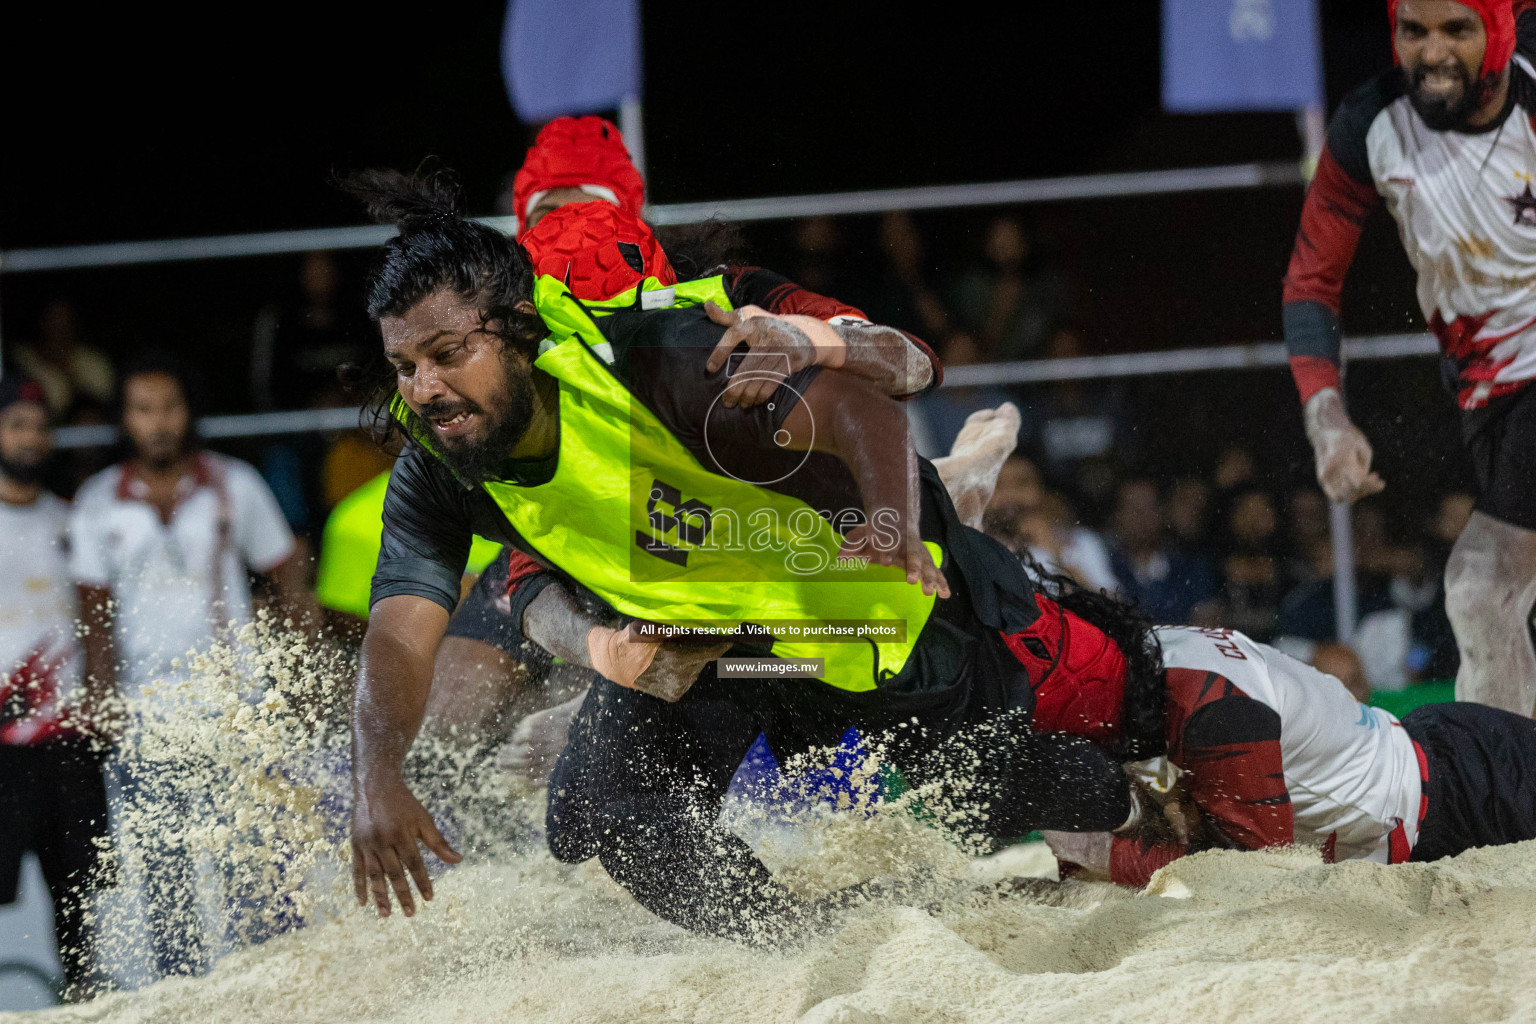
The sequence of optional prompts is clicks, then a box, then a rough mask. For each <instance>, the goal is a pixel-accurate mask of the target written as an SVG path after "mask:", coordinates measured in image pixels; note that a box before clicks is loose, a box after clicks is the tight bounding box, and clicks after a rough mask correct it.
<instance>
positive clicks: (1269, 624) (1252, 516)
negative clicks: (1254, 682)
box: [1221, 487, 1287, 643]
mask: <svg viewBox="0 0 1536 1024" xmlns="http://www.w3.org/2000/svg"><path fill="white" fill-rule="evenodd" d="M1222 532H1223V545H1222V547H1223V554H1222V557H1221V585H1222V610H1221V622H1222V625H1223V626H1227V627H1229V628H1231V629H1236V630H1238V631H1239V632H1242V633H1246V634H1247V635H1248V636H1249V637H1251V638H1252V639H1254V640H1257V641H1259V642H1260V643H1268V642H1269V641H1270V640H1272V639H1273V638H1274V636H1275V621H1276V619H1277V618H1278V616H1279V611H1280V601H1281V599H1282V598H1284V596H1285V593H1286V589H1287V588H1286V580H1285V576H1284V574H1283V573H1282V571H1281V562H1280V558H1279V552H1278V533H1279V522H1278V520H1277V518H1276V515H1275V506H1274V501H1273V499H1271V498H1270V496H1269V492H1268V491H1265V490H1262V489H1260V488H1257V487H1249V488H1246V489H1243V490H1240V491H1238V492H1236V493H1234V494H1233V495H1232V496H1231V499H1230V505H1229V507H1228V511H1227V519H1226V522H1225V523H1224V524H1223V531H1222Z"/></svg>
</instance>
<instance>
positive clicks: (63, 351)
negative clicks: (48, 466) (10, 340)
mask: <svg viewBox="0 0 1536 1024" xmlns="http://www.w3.org/2000/svg"><path fill="white" fill-rule="evenodd" d="M15 358H16V365H17V367H18V368H19V369H21V371H22V372H23V373H26V374H28V375H29V376H31V377H33V378H35V379H36V380H37V382H38V383H39V384H41V385H42V386H43V392H44V394H46V395H47V398H48V411H49V412H51V413H52V414H53V416H54V419H56V420H59V421H63V422H68V423H72V422H78V421H86V420H93V419H94V417H92V415H91V414H92V413H93V412H96V411H98V410H100V409H102V408H105V407H106V406H107V405H108V404H110V403H111V401H112V385H113V380H114V377H113V374H112V361H111V360H109V359H108V358H107V357H106V356H105V355H103V354H102V353H101V352H100V351H99V350H98V349H95V348H92V347H91V346H89V345H87V344H85V343H84V342H83V341H81V340H80V318H79V317H78V316H77V315H76V313H75V307H74V306H72V305H71V304H70V303H69V302H67V301H65V300H64V299H54V300H53V301H51V302H49V303H48V305H46V306H44V307H43V315H42V316H41V317H40V318H39V319H38V325H37V340H36V341H35V342H33V343H31V344H24V345H19V346H17V348H16V352H15Z"/></svg>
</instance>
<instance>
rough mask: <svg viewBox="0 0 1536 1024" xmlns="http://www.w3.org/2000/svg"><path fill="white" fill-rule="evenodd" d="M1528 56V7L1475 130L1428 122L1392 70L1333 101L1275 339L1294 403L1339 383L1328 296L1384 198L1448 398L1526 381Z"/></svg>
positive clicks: (1535, 133) (1505, 389) (1530, 258)
mask: <svg viewBox="0 0 1536 1024" xmlns="http://www.w3.org/2000/svg"><path fill="white" fill-rule="evenodd" d="M1533 58H1536V12H1529V13H1523V14H1522V16H1521V19H1520V22H1519V36H1518V44H1517V48H1516V53H1515V57H1514V59H1513V60H1512V61H1511V63H1510V90H1509V101H1508V104H1507V106H1506V108H1505V110H1504V111H1503V113H1502V114H1501V115H1500V116H1499V117H1498V118H1497V119H1496V120H1495V121H1494V122H1493V123H1491V124H1489V125H1488V126H1486V127H1485V128H1480V129H1478V130H1476V131H1470V132H1464V131H1447V132H1436V131H1431V130H1430V129H1429V128H1428V127H1427V126H1426V125H1425V124H1424V122H1423V120H1421V119H1420V118H1419V116H1418V114H1417V113H1415V112H1414V110H1413V107H1412V105H1411V104H1410V102H1409V99H1408V96H1407V95H1406V93H1405V91H1404V86H1403V78H1402V72H1401V71H1399V70H1397V69H1394V70H1393V71H1390V72H1388V73H1386V74H1383V75H1381V76H1379V77H1377V78H1376V79H1374V80H1372V81H1370V82H1368V83H1366V84H1365V85H1364V86H1362V87H1361V88H1359V89H1357V90H1355V91H1354V92H1353V93H1351V94H1350V95H1349V97H1347V98H1346V99H1345V101H1344V103H1343V104H1342V105H1341V106H1340V108H1339V110H1338V112H1337V113H1336V114H1335V115H1334V118H1333V121H1332V122H1331V123H1330V124H1329V126H1328V142H1327V146H1326V147H1325V148H1324V150H1323V154H1322V157H1321V159H1320V160H1319V162H1318V167H1317V175H1316V177H1315V178H1313V181H1312V185H1311V187H1310V189H1309V190H1308V192H1307V198H1306V202H1305V204H1304V205H1303V207H1302V214H1301V225H1300V227H1299V228H1298V230H1297V232H1296V242H1295V246H1294V248H1293V249H1292V251H1291V261H1290V266H1289V269H1288V270H1287V272H1286V277H1285V286H1284V299H1283V303H1284V306H1283V311H1284V324H1285V342H1286V348H1287V350H1288V352H1289V355H1290V359H1291V369H1292V373H1293V375H1294V376H1295V378H1296V385H1297V388H1298V390H1299V391H1300V392H1301V398H1302V401H1303V402H1305V401H1306V400H1307V399H1308V398H1310V397H1311V396H1312V395H1314V394H1316V393H1317V392H1318V391H1319V390H1321V389H1323V388H1325V387H1337V386H1338V382H1339V363H1340V329H1339V297H1340V293H1341V292H1342V290H1343V286H1344V277H1345V274H1346V273H1347V272H1348V270H1349V265H1350V263H1351V261H1352V260H1353V259H1354V254H1355V247H1356V245H1357V244H1358V242H1359V239H1360V233H1361V230H1362V229H1363V227H1364V225H1365V222H1366V219H1367V218H1368V217H1369V216H1370V215H1371V213H1372V212H1373V211H1374V210H1375V209H1376V208H1377V207H1379V206H1383V205H1384V206H1385V207H1386V208H1387V210H1388V212H1390V213H1391V214H1392V216H1393V218H1394V219H1395V220H1396V221H1397V224H1398V231H1399V235H1400V236H1401V238H1402V240H1403V247H1404V249H1405V250H1406V251H1407V254H1408V259H1409V262H1410V263H1412V264H1413V267H1414V270H1415V271H1416V272H1417V274H1418V300H1419V305H1420V308H1421V309H1422V310H1423V313H1424V318H1425V320H1426V321H1427V322H1428V323H1429V326H1430V329H1431V330H1432V331H1433V332H1434V333H1435V336H1436V337H1437V338H1438V339H1439V342H1440V347H1441V351H1442V352H1443V353H1444V355H1445V357H1446V358H1447V359H1448V360H1450V361H1451V362H1452V363H1454V365H1455V371H1456V378H1457V400H1458V403H1459V404H1460V406H1461V407H1462V408H1463V409H1474V408H1478V407H1481V406H1483V405H1485V404H1487V402H1488V401H1489V400H1490V399H1492V398H1495V397H1498V396H1499V395H1503V394H1508V393H1511V392H1514V391H1517V390H1519V389H1521V388H1522V387H1524V386H1525V385H1526V384H1528V383H1529V382H1530V381H1531V379H1532V378H1536V122H1533V117H1536V64H1533V63H1532V60H1533Z"/></svg>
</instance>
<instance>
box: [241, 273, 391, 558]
mask: <svg viewBox="0 0 1536 1024" xmlns="http://www.w3.org/2000/svg"><path fill="white" fill-rule="evenodd" d="M371 336H372V335H371V330H370V328H369V326H368V324H367V323H366V321H361V320H359V318H358V316H357V314H356V313H355V312H354V311H352V309H351V308H350V306H348V305H346V304H344V303H343V302H341V274H340V271H339V270H338V269H337V266H336V261H335V259H334V257H333V256H332V255H331V254H330V253H329V252H324V251H316V252H308V253H305V254H304V256H303V258H302V259H301V260H300V262H299V274H298V290H297V293H296V295H294V296H293V297H292V298H290V299H288V300H286V301H284V302H278V303H272V304H270V305H268V306H266V307H265V308H263V309H262V310H261V312H260V313H258V314H257V316H256V326H255V329H254V331H253V334H252V339H251V401H252V404H253V405H254V406H255V407H256V408H257V409H260V410H264V411H266V410H273V409H324V408H335V407H339V406H344V405H347V404H349V403H348V396H347V395H346V393H345V389H344V387H343V385H342V381H341V370H342V368H343V367H346V366H361V365H363V363H364V361H365V360H368V359H370V358H372V357H373V352H372V349H371V347H370V346H369V345H368V343H367V341H366V340H365V339H368V338H370V337H371ZM339 443H340V444H342V445H343V447H344V449H346V450H344V451H343V452H342V453H341V455H340V456H338V458H340V459H341V460H343V461H345V462H357V461H359V459H358V452H359V450H360V448H361V444H360V443H357V442H349V441H347V440H346V439H343V440H342V441H341V442H339ZM333 447H334V445H333V443H332V442H331V441H330V440H329V439H327V438H325V437H323V436H321V435H318V434H302V435H295V436H292V437H288V438H284V439H282V440H279V441H275V442H274V443H272V444H269V445H268V446H267V447H266V449H265V451H263V453H262V458H261V471H262V475H263V476H264V477H265V478H266V480H267V484H268V486H270V487H271V488H272V492H273V494H274V495H275V496H276V497H277V502H278V505H279V506H280V507H281V508H282V510H283V515H284V517H285V518H286V519H287V520H288V525H289V526H290V527H291V528H292V529H293V530H294V531H295V532H297V533H298V534H300V537H301V541H305V542H306V543H307V537H308V535H310V534H312V533H315V532H317V531H318V529H319V526H320V523H321V521H322V520H323V517H324V515H325V513H326V512H328V511H329V510H330V506H331V504H332V503H331V502H329V501H328V500H327V496H326V481H325V474H326V462H327V460H328V458H329V456H330V453H331V450H332V448H333ZM361 461H364V462H367V463H368V464H367V465H365V466H363V467H361V468H359V469H358V470H357V471H356V472H352V473H348V474H344V475H346V476H347V478H348V479H349V480H353V481H356V482H361V481H363V480H367V479H368V478H369V477H370V476H372V475H373V474H375V473H377V472H379V463H378V462H377V460H372V461H370V460H369V458H368V456H367V455H366V454H365V455H363V456H362V458H361ZM342 493H343V494H344V493H346V492H345V491H342Z"/></svg>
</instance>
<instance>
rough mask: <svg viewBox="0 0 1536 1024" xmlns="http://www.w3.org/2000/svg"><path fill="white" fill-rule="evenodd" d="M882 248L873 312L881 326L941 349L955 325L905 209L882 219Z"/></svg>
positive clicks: (919, 237)
mask: <svg viewBox="0 0 1536 1024" xmlns="http://www.w3.org/2000/svg"><path fill="white" fill-rule="evenodd" d="M880 249H881V252H882V253H884V255H885V261H884V263H883V264H882V266H881V280H880V284H879V285H878V286H877V287H876V288H875V291H874V292H873V293H872V298H873V299H874V300H875V301H873V302H871V303H870V307H869V308H870V310H871V311H873V312H876V313H877V318H878V320H879V321H880V323H883V324H890V325H891V326H893V327H899V328H901V329H902V330H904V331H911V332H912V333H914V334H916V335H918V336H919V337H922V338H932V339H934V341H936V342H938V343H939V345H940V346H941V347H942V345H943V343H944V341H945V339H947V338H948V337H949V336H950V334H951V333H952V331H953V330H954V325H953V323H952V322H951V318H950V315H949V310H947V309H945V308H944V303H943V301H942V300H940V298H939V296H938V293H937V292H935V291H934V290H933V288H932V287H930V285H929V284H928V275H929V274H930V273H931V268H930V267H929V266H928V265H927V263H926V262H925V253H926V247H925V246H924V244H923V236H922V235H921V234H919V233H918V230H917V225H916V224H914V223H913V222H912V215H911V214H910V213H908V212H907V211H906V210H892V211H891V212H889V213H887V214H885V215H884V216H883V217H881V218H880ZM971 361H972V362H974V361H975V360H974V359H973V360H971ZM946 365H948V363H947V361H946Z"/></svg>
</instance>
